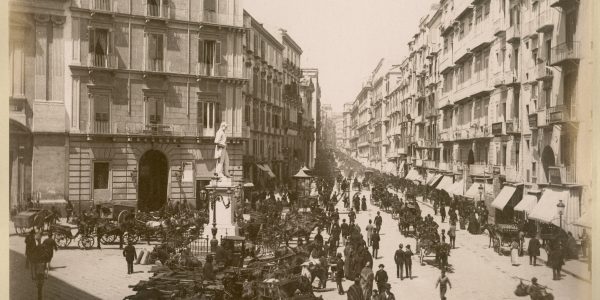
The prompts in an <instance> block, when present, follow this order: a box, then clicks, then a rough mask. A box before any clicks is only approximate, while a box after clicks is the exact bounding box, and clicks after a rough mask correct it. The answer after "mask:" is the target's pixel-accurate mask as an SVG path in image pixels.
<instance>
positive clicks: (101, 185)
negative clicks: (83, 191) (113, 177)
mask: <svg viewBox="0 0 600 300" xmlns="http://www.w3.org/2000/svg"><path fill="white" fill-rule="evenodd" d="M108 169H109V168H108V163H107V162H94V189H95V190H105V189H108Z"/></svg>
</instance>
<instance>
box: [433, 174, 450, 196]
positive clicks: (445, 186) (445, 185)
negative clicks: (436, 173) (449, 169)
mask: <svg viewBox="0 0 600 300" xmlns="http://www.w3.org/2000/svg"><path fill="white" fill-rule="evenodd" d="M453 182H454V179H453V178H452V177H451V176H445V175H444V176H442V179H441V180H440V183H438V185H437V186H436V187H435V188H436V189H438V190H444V191H446V192H448V191H449V189H450V187H451V186H452V183H453Z"/></svg>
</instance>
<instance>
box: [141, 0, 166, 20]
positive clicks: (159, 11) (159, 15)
mask: <svg viewBox="0 0 600 300" xmlns="http://www.w3.org/2000/svg"><path fill="white" fill-rule="evenodd" d="M157 2H159V1H157ZM144 5H145V6H146V22H149V21H151V20H157V21H164V22H166V21H167V19H169V16H170V15H171V7H170V6H169V5H168V3H166V4H163V5H154V4H148V3H146V4H144Z"/></svg>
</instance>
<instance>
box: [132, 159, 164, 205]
mask: <svg viewBox="0 0 600 300" xmlns="http://www.w3.org/2000/svg"><path fill="white" fill-rule="evenodd" d="M139 170H140V171H139V172H140V173H139V179H138V208H139V209H140V210H142V211H155V210H159V209H160V208H161V207H162V206H163V205H164V204H165V203H166V201H167V185H168V181H169V177H168V176H169V163H168V161H167V157H166V156H165V155H164V154H163V153H162V152H160V151H158V150H149V151H148V152H146V153H144V155H142V158H140V166H139Z"/></svg>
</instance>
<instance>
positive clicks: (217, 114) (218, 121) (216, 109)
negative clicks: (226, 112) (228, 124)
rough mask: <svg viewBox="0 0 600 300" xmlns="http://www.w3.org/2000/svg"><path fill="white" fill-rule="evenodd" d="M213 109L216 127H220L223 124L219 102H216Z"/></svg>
mask: <svg viewBox="0 0 600 300" xmlns="http://www.w3.org/2000/svg"><path fill="white" fill-rule="evenodd" d="M213 109H214V112H215V126H214V127H215V128H218V127H220V126H221V107H220V105H219V103H218V102H215V103H214V106H213Z"/></svg>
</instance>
